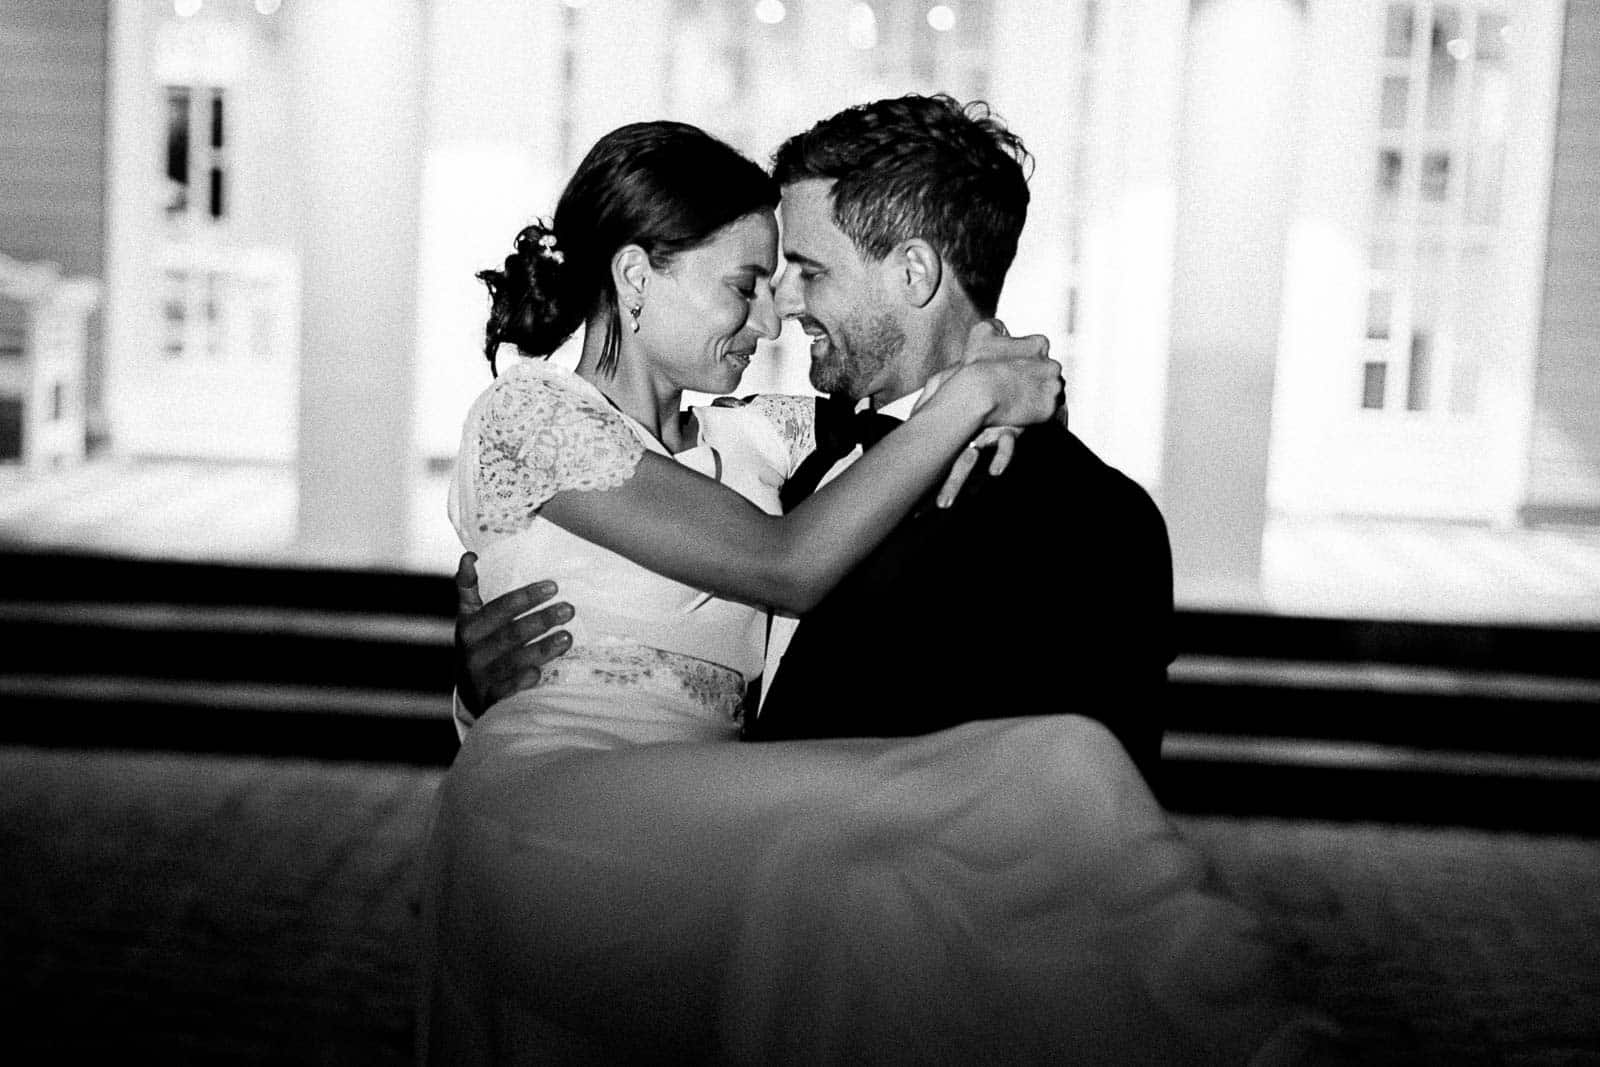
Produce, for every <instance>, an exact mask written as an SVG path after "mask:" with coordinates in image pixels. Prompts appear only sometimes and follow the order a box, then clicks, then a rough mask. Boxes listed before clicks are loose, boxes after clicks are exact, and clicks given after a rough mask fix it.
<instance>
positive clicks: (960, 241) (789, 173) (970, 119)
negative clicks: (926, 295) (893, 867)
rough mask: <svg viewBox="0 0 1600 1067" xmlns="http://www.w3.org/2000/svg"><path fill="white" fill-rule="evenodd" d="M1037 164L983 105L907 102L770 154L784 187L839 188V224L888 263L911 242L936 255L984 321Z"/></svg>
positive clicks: (854, 117) (863, 111)
mask: <svg viewBox="0 0 1600 1067" xmlns="http://www.w3.org/2000/svg"><path fill="white" fill-rule="evenodd" d="M1031 165H1032V157H1031V156H1030V155H1029V154H1028V150H1027V149H1026V148H1024V147H1023V144H1022V141H1021V139H1020V138H1018V137H1017V135H1016V134H1014V133H1012V132H1011V131H1010V130H1008V129H1006V128H1005V125H1004V124H1003V123H1002V122H1001V121H1000V120H999V119H998V118H996V117H995V116H994V115H993V113H992V112H991V111H990V110H989V106H988V105H987V104H985V103H984V102H982V101H973V102H972V103H970V104H965V105H963V104H962V103H960V102H959V101H957V100H955V99H954V98H953V97H950V96H947V95H945V94H943V93H940V94H938V95H935V96H920V95H915V94H913V95H908V96H900V97H893V98H890V99H886V100H877V101H874V102H873V103H870V104H860V105H858V106H856V107H850V108H846V109H845V110H843V111H841V112H839V113H838V114H837V115H834V116H832V117H831V118H826V119H823V120H822V121H821V122H819V123H817V124H816V125H815V126H813V127H811V129H809V130H807V131H805V132H804V133H799V134H796V135H795V136H793V137H791V138H789V139H788V140H787V141H785V142H784V143H783V144H782V145H781V146H779V148H778V151H777V152H776V153H775V154H774V156H773V160H772V176H773V177H774V178H776V179H777V181H778V184H779V185H791V184H793V183H794V182H799V181H805V180H806V179H809V178H824V179H830V180H832V181H833V183H834V185H833V188H832V190H831V192H832V198H833V219H834V222H835V223H837V224H838V226H839V228H840V229H841V230H843V231H844V233H845V235H846V236H847V237H849V238H850V240H851V241H852V242H854V243H855V246H856V249H857V250H858V251H860V252H861V254H862V255H864V256H867V257H869V258H871V259H874V260H882V259H883V258H884V257H885V256H887V255H888V254H889V253H890V252H891V251H893V250H894V247H895V245H896V244H898V243H899V242H901V241H905V240H910V239H911V238H921V239H923V240H925V241H928V242H929V243H930V244H932V245H933V246H934V247H935V248H937V249H938V250H939V254H940V256H942V257H943V258H944V260H945V262H946V263H947V264H948V265H949V267H950V268H951V269H952V270H953V271H954V273H955V276H956V278H957V279H958V280H959V281H960V283H961V287H962V289H964V290H965V291H966V294H967V296H968V298H970V299H971V300H972V303H973V305H974V306H975V307H976V308H977V310H978V312H979V314H982V315H993V314H994V313H995V308H996V306H997V305H998V304H999V302H1000V288H1001V286H1002V285H1003V284H1004V283H1005V278H1006V271H1007V270H1008V269H1010V267H1011V261H1012V260H1013V259H1014V258H1016V254H1017V239H1018V238H1019V237H1020V236H1021V234H1022V224H1023V222H1024V221H1025V220H1026V219H1027V216H1028V174H1027V172H1026V170H1025V168H1027V167H1031Z"/></svg>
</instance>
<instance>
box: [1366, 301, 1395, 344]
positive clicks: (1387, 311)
mask: <svg viewBox="0 0 1600 1067" xmlns="http://www.w3.org/2000/svg"><path fill="white" fill-rule="evenodd" d="M1393 315H1394V294H1393V293H1391V292H1390V291H1389V290H1387V289H1374V290H1372V292H1371V293H1369V294H1367V337H1368V338H1369V339H1370V340H1373V341H1384V340H1387V339H1388V337H1389V321H1390V319H1391V318H1392V317H1393Z"/></svg>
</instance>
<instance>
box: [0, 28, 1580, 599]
mask: <svg viewBox="0 0 1600 1067" xmlns="http://www.w3.org/2000/svg"><path fill="white" fill-rule="evenodd" d="M1597 28H1600V17H1597V15H1596V13H1595V11H1594V5H1593V4H1591V3H1586V2H1576V0H1575V2H1572V3H1563V2H1562V0H1517V2H1510V0H1454V2H1431V0H1416V2H1389V0H1304V2H1294V0H1270V2H1269V0H1208V2H1204V3H1186V2H1183V0H1121V2H1111V0H1006V2H1004V3H980V2H977V0H948V2H946V3H931V2H929V0H873V2H870V3H868V2H858V0H474V2H472V3H466V2H451V0H438V2H432V3H425V4H424V3H408V2H382V3H379V2H369V0H359V2H358V0H112V2H109V3H107V2H102V0H53V2H48V3H46V2H41V0H0V110H3V113H4V116H5V121H4V123H3V125H0V174H3V175H4V178H5V180H4V181H3V182H0V257H3V258H0V546H7V547H14V548H21V549H29V550H52V551H53V550H82V551H88V552H94V553H109V554H112V555H117V556H129V557H138V558H151V557H153V558H161V559H175V560H190V561H207V562H244V563H270V564H273V565H288V566H295V567H300V566H303V567H306V568H312V569H316V568H323V567H335V568H358V569H359V568H371V569H379V570H401V571H415V572H421V573H426V574H444V573H447V572H449V571H450V570H452V569H453V567H454V564H455V559H456V555H457V551H458V549H457V545H456V541H455V537H454V534H453V532H452V531H451V530H450V528H449V525H448V523H447V521H446V520H445V517H444V487H445V482H446V479H447V477H448V470H449V466H450V463H451V461H452V457H453V453H454V451H455V447H456V443H457V435H458V433H459V428H460V425H461V420H462V418H463V416H464V414H465V412H466V409H467V406H468V404H469V403H470V401H471V399H472V397H473V396H474V395H475V394H476V393H477V392H478V391H479V390H480V389H482V388H483V387H484V386H485V385H486V384H487V383H488V381H489V374H488V369H487V365H486V363H485V362H484V359H483V356H482V353H481V336H482V334H481V329H482V322H483V317H484V312H485V309H486V300H485V296H484V293H483V290H482V287H481V285H480V284H479V283H478V282H477V281H475V280H474V278H473V272H474V271H476V270H479V269H482V268H484V267H486V266H490V265H494V264H496V263H497V262H498V261H499V259H500V257H502V256H503V255H504V253H505V252H506V251H508V250H509V247H510V241H511V238H512V236H513V234H514V233H515V232H516V231H517V230H518V229H519V228H520V227H521V226H522V225H524V224H525V223H526V222H528V221H529V220H531V219H532V218H533V217H534V216H536V215H545V214H548V213H549V212H551V211H552V210H553V208H554V204H555V199H556V197H557V195H558V193H559V190H560V188H561V184H562V182H563V180H564V178H565V176H566V175H567V174H569V173H570V172H571V170H572V168H573V167H574V166H575V165H576V163H577V161H578V159H579V158H581V156H582V154H583V153H584V152H585V151H586V150H587V148H588V147H589V146H590V145H591V144H592V143H593V141H594V140H595V139H596V138H597V137H598V136H599V135H600V134H602V133H604V132H605V131H606V130H609V129H611V128H613V127H615V126H617V125H619V124H621V123H623V122H627V121H632V120H636V119H644V118H657V117H671V118H676V119H682V120H685V121H689V122H693V123H696V124H699V125H701V126H704V127H705V128H707V129H709V130H711V131H712V132H714V133H716V134H718V135H720V136H722V137H724V138H726V139H727V140H729V141H730V142H732V143H733V144H735V145H736V146H738V147H740V148H741V149H742V150H744V151H745V152H747V153H748V154H750V155H751V156H753V157H754V158H756V159H758V160H762V161H765V160H766V159H767V158H768V157H769V156H770V153H771V151H772V150H773V149H774V148H775V147H776V145H777V144H778V143H779V142H780V141H781V140H782V139H783V138H784V137H785V136H787V135H788V134H790V133H793V132H795V131H798V130H800V129H803V128H805V127H806V126H808V125H809V124H811V123H812V122H814V121H816V120H818V119H820V118H822V117H824V116H826V115H828V114H829V113H831V112H833V111H834V110H836V109H838V108H840V107H843V106H845V105H848V104H850V103H854V102H860V101H864V100H868V99H872V98H876V97H880V96H885V95H891V94H898V93H902V92H909V91H917V92H933V91H947V92H950V93H952V94H954V95H955V96H957V97H960V98H963V99H969V98H983V99H985V100H987V101H989V102H990V103H991V105H992V106H993V108H994V109H995V110H996V111H997V112H998V113H999V115H1001V116H1002V117H1003V118H1004V119H1005V120H1006V121H1007V122H1008V123H1009V125H1010V126H1011V127H1012V128H1013V129H1014V130H1015V131H1016V132H1017V133H1018V134H1019V135H1020V136H1021V137H1022V138H1023V139H1024V141H1025V142H1026V143H1027V145H1028V146H1029V148H1030V149H1031V151H1032V152H1033V154H1034V156H1035V160H1036V168H1035V171H1034V175H1033V179H1032V188H1033V194H1034V200H1033V206H1032V209H1031V214H1030V219H1029V223H1028V228H1027V231H1026V235H1025V238H1024V242H1023V247H1022V250H1021V252H1020V254H1019V258H1018V261H1017V264H1016V266H1015V267H1014V268H1013V270H1012V272H1011V276H1010V279H1009V281H1008V286H1007V290H1006V295H1005V299H1004V300H1003V302H1002V306H1001V315H1002V317H1003V318H1005V319H1006V320H1007V322H1008V323H1009V324H1010V326H1011V328H1012V330H1013V332H1042V333H1045V334H1047V335H1049V337H1050V338H1051V341H1052V345H1053V348H1052V351H1053V354H1055V355H1056V356H1057V357H1058V358H1059V359H1061V360H1062V362H1063V364H1064V365H1065V367H1066V371H1067V378H1068V383H1069V403H1070V408H1071V419H1072V424H1073V427H1074V429H1075V431H1076V432H1077V433H1078V434H1079V435H1080V436H1081V437H1083V438H1084V439H1085V440H1086V441H1087V442H1088V443H1089V444H1090V445H1091V447H1093V448H1095V449H1096V450H1097V451H1098V452H1099V453H1100V454H1101V455H1102V456H1103V457H1105V458H1106V459H1107V460H1108V461H1110V462H1111V463H1113V464H1114V465H1116V466H1118V467H1120V468H1122V469H1123V470H1124V471H1126V472H1127V473H1128V474H1130V475H1131V476H1133V477H1134V478H1135V479H1137V480H1138V481H1139V482H1141V483H1142V484H1143V485H1145V486H1146V487H1147V488H1148V489H1149V490H1150V491H1151V492H1152V494H1153V495H1154V496H1155V498H1156V500H1157V501H1158V502H1159V503H1160V504H1161V506H1162V509H1163V511H1164V513H1165V514H1166V516H1167V520H1168V523H1169V526H1170V528H1171V533H1172V537H1173V542H1174V549H1175V555H1176V563H1177V592H1178V598H1179V604H1180V607H1188V608H1199V609H1205V608H1220V609H1229V610H1233V609H1242V610H1247V611H1257V612H1266V613H1269V614H1282V615H1332V616H1341V617H1352V618H1407V619H1431V620H1439V621H1480V622H1518V623H1534V624H1551V623H1554V624H1571V623H1578V624H1589V623H1594V622H1596V621H1600V418H1597V417H1596V416H1597V413H1600V362H1597V361H1596V360H1595V359H1594V358H1593V356H1594V351H1595V346H1596V343H1597V340H1600V301H1596V300H1595V294H1596V293H1597V292H1600V206H1597V205H1600V195H1597V182H1600V79H1597V78H1595V77H1594V73H1595V70H1596V66H1597V64H1600V32H1597ZM797 333H798V331H796V330H795V329H794V328H793V327H790V329H789V331H788V332H787V333H786V334H785V336H784V338H783V339H781V340H780V341H779V342H778V343H776V344H774V345H772V346H769V348H768V349H767V350H766V351H765V353H764V355H762V356H759V357H758V360H757V363H756V364H755V365H754V366H752V368H751V370H750V372H749V374H748V376H747V379H746V381H745V382H744V384H743V389H744V391H754V390H775V389H776V390H787V391H806V390H807V386H806V382H805V373H804V369H805V363H804V361H805V353H804V348H803V346H802V345H801V344H798V343H796V341H795V338H796V336H797ZM1072 562H1073V561H1070V560H1063V561H1062V563H1063V565H1066V566H1070V565H1072Z"/></svg>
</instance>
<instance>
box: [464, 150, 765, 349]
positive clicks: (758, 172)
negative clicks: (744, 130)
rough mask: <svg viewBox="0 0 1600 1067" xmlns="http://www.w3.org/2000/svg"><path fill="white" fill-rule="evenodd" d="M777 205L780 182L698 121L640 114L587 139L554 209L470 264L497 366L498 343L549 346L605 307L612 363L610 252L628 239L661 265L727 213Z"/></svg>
mask: <svg viewBox="0 0 1600 1067" xmlns="http://www.w3.org/2000/svg"><path fill="white" fill-rule="evenodd" d="M777 204H778V187H777V185H776V184H774V182H773V181H772V179H771V178H770V177H768V175H767V173H766V172H765V171H763V170H762V169H761V167H759V166H758V165H757V164H755V163H753V162H751V161H750V160H748V159H746V158H745V157H744V156H742V155H740V154H739V153H738V152H737V151H735V150H734V149H733V148H731V147H730V146H728V145H726V144H724V143H723V142H722V141H719V140H717V139H716V138H715V137H712V136H711V135H710V134H708V133H706V132H705V131H704V130H701V129H699V128H697V127H695V126H690V125H687V124H685V123H682V122H637V123H633V124H632V125H628V126H623V127H621V128H619V129H616V130H612V131H611V132H610V133H608V134H606V135H605V136H604V137H602V138H600V140H599V141H598V142H597V143H596V144H595V146H594V147H593V148H591V149H590V150H589V154H588V155H586V156H585V157H584V158H583V162H582V163H580V164H578V169H577V171H576V172H575V173H574V174H573V175H572V180H571V181H569V182H568V183H567V188H566V190H565V191H564V192H563V193H562V194H561V200H560V202H559V203H558V204H557V205H556V213H555V216H554V217H553V218H552V219H549V220H539V221H536V222H534V223H533V224H532V225H530V226H528V227H527V228H525V229H524V230H523V231H522V232H521V233H519V234H517V237H516V241H515V244H514V247H513V249H512V252H511V254H510V255H509V256H507V257H506V260H505V264H504V266H503V267H502V268H501V269H500V270H484V271H479V272H478V275H477V276H478V278H479V279H481V280H482V281H483V283H484V284H485V285H487V286H488V287H489V297H490V308H489V322H488V325H487V327H486V329H485V331H484V346H483V351H484V355H485V356H486V357H488V360H489V368H490V370H491V371H493V370H494V369H495V354H496V352H497V351H498V350H499V347H500V345H501V344H513V345H516V346H517V349H518V350H519V351H520V352H522V353H523V354H524V355H529V356H548V355H549V354H550V353H551V352H554V351H555V350H556V349H557V348H559V347H560V346H561V344H562V342H564V341H565V340H566V339H567V338H568V337H570V336H572V334H573V332H574V331H575V330H577V328H578V327H579V326H581V325H583V323H585V322H586V321H588V320H589V319H590V318H592V317H593V316H595V315H596V314H603V315H604V317H605V328H606V334H605V344H604V346H603V348H602V350H601V357H600V370H601V371H602V372H603V373H606V374H610V373H613V372H614V371H615V369H616V362H617V351H618V348H619V344H620V342H619V338H620V334H619V331H620V330H621V328H622V325H621V321H620V317H619V310H618V307H617V294H616V291H615V289H614V288H613V287H612V284H611V257H612V256H613V255H614V254H615V253H616V251H617V249H619V248H621V247H622V246H624V245H628V244H636V245H638V246H639V247H641V248H643V249H644V250H645V252H646V254H648V255H649V257H650V262H651V263H652V264H653V265H654V266H655V267H656V268H657V269H658V270H659V269H661V268H662V267H664V266H665V265H666V264H667V263H668V262H669V261H670V260H671V259H672V257H673V256H675V255H677V254H678V253H680V252H684V251H687V250H689V249H692V248H695V247H697V246H699V245H701V244H704V243H705V242H706V241H708V240H710V239H711V238H712V236H713V235H715V234H716V232H717V231H718V230H720V229H722V228H723V227H724V226H727V225H728V224H729V223H732V222H735V221H737V220H739V219H741V218H744V217H745V216H746V215H749V214H751V213H753V212H757V211H771V210H772V209H773V208H775V207H776V206H777Z"/></svg>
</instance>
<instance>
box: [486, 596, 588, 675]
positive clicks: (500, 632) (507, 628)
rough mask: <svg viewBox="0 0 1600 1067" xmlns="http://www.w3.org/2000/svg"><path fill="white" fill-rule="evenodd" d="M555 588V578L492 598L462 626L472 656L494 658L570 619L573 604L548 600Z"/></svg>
mask: <svg viewBox="0 0 1600 1067" xmlns="http://www.w3.org/2000/svg"><path fill="white" fill-rule="evenodd" d="M555 592H556V585H555V583H554V582H535V583H534V584H533V585H528V586H523V587H522V588H521V589H513V590H512V591H511V592H509V593H507V594H505V595H504V596H499V597H495V598H494V599H493V600H491V601H489V603H488V604H486V605H485V606H484V608H483V610H482V611H480V612H478V613H477V614H476V615H474V616H472V617H471V618H469V619H467V620H466V621H465V622H464V623H463V624H462V625H461V626H460V634H461V643H462V644H463V645H465V646H466V648H467V653H468V656H469V658H470V659H472V660H474V661H475V662H480V663H489V662H492V661H494V660H497V659H499V658H500V657H501V656H502V655H504V654H505V653H507V652H509V651H511V650H512V649H516V648H521V647H522V646H523V645H526V644H528V643H530V642H532V641H537V640H539V639H540V638H542V637H544V636H545V635H546V634H548V633H549V632H550V631H551V630H553V629H555V628H556V627H557V626H560V625H562V624H563V623H566V622H568V621H570V620H571V618H572V605H571V604H569V603H567V602H566V601H561V602H559V603H555V604H545V601H547V600H549V599H550V598H551V597H552V596H554V595H555ZM540 605H544V606H543V607H541V606H540ZM535 609H537V610H535Z"/></svg>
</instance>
